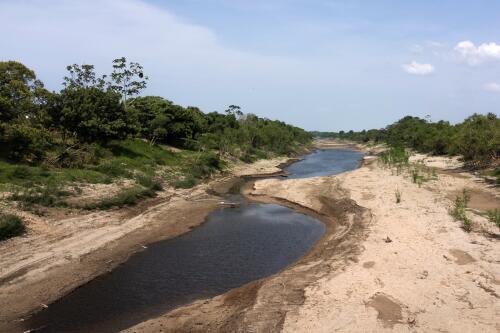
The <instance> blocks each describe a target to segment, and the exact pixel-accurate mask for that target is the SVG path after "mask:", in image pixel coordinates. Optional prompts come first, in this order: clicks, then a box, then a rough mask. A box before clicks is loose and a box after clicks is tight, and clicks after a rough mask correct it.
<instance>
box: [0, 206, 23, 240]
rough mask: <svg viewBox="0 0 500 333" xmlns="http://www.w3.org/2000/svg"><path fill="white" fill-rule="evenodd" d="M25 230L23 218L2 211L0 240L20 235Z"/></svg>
mask: <svg viewBox="0 0 500 333" xmlns="http://www.w3.org/2000/svg"><path fill="white" fill-rule="evenodd" d="M24 230H25V227H24V223H23V220H21V218H19V217H18V216H16V215H12V214H2V213H0V241H1V240H4V239H7V238H11V237H14V236H18V235H20V234H22V233H23V232H24Z"/></svg>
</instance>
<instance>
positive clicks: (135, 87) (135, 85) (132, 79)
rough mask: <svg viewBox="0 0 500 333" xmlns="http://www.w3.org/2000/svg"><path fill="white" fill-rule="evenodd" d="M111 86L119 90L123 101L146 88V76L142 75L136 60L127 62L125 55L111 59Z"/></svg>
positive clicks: (141, 68) (141, 69)
mask: <svg viewBox="0 0 500 333" xmlns="http://www.w3.org/2000/svg"><path fill="white" fill-rule="evenodd" d="M111 80H112V82H111V87H112V88H113V89H114V90H116V91H117V92H119V93H120V94H121V96H122V100H123V102H125V103H126V102H127V99H128V97H133V96H136V95H138V94H139V93H140V92H141V90H143V89H145V88H146V82H147V80H148V77H147V76H145V75H144V71H143V67H142V66H141V65H140V64H139V63H137V62H129V63H127V59H126V58H125V57H121V58H118V59H115V60H113V73H111Z"/></svg>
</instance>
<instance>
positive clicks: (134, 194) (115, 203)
mask: <svg viewBox="0 0 500 333" xmlns="http://www.w3.org/2000/svg"><path fill="white" fill-rule="evenodd" d="M154 196H156V191H155V190H154V189H152V188H144V187H142V186H133V187H130V188H127V189H125V190H123V191H122V192H120V193H118V194H117V195H115V196H113V197H111V198H104V199H102V200H99V201H97V202H92V203H89V204H86V205H85V206H83V207H82V208H84V209H90V210H92V209H109V208H113V207H123V206H131V205H135V204H136V203H137V202H138V201H139V200H141V199H145V198H152V197H154Z"/></svg>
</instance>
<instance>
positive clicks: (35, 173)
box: [0, 139, 225, 210]
mask: <svg viewBox="0 0 500 333" xmlns="http://www.w3.org/2000/svg"><path fill="white" fill-rule="evenodd" d="M99 151H100V153H99V156H100V157H99V158H98V159H96V161H97V162H96V164H92V165H84V166H82V167H80V168H56V167H42V166H30V165H19V164H14V163H11V162H7V161H0V190H4V191H5V190H7V191H9V192H11V195H10V199H11V200H13V201H17V202H18V203H19V204H20V206H21V207H22V208H24V209H28V210H33V209H34V208H35V206H36V205H38V206H45V207H55V206H57V207H66V206H67V204H66V202H65V200H64V197H66V196H68V195H70V194H72V193H73V192H75V193H77V194H78V191H71V192H68V191H66V190H65V189H67V188H75V186H73V185H75V183H92V184H98V183H102V184H109V183H112V182H113V181H114V180H116V179H120V178H127V179H134V180H135V181H136V182H137V184H138V185H137V186H135V187H132V188H129V189H127V190H125V191H123V192H122V193H120V194H118V195H117V196H115V197H113V198H109V199H104V200H101V201H100V202H98V203H93V204H89V205H88V207H86V208H88V209H98V208H101V209H106V208H110V207H120V206H125V205H130V204H134V203H136V202H137V201H138V200H139V199H141V198H144V197H151V196H154V195H155V192H157V191H160V190H161V189H162V184H161V181H160V180H159V179H157V178H156V174H157V171H158V170H161V169H164V168H166V169H165V172H166V173H169V172H170V173H171V174H175V175H176V176H175V178H173V179H170V181H171V183H172V185H174V186H175V187H180V188H191V187H193V186H195V185H196V184H197V183H198V182H199V181H200V180H203V179H206V178H208V177H210V176H212V175H213V174H214V173H216V172H220V171H221V170H222V169H223V168H224V167H225V165H224V162H223V161H222V160H220V159H219V158H218V157H217V155H215V154H214V153H212V152H194V151H186V150H183V151H180V152H175V153H174V152H171V151H169V150H168V149H167V148H166V147H162V146H158V145H150V144H149V143H148V142H145V141H143V140H139V139H130V140H125V141H117V142H113V143H111V144H110V145H108V146H107V147H106V148H102V147H100V148H99ZM170 178H172V177H170ZM80 191H81V190H80Z"/></svg>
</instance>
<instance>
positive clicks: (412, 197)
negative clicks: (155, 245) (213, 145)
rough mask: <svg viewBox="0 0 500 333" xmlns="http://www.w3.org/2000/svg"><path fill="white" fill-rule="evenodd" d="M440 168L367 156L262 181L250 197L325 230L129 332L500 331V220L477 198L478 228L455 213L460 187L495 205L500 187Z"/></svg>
mask: <svg viewBox="0 0 500 333" xmlns="http://www.w3.org/2000/svg"><path fill="white" fill-rule="evenodd" d="M416 158H418V156H417V157H416ZM429 160H430V159H428V160H427V161H423V163H431V162H432V163H433V166H435V167H439V166H445V165H447V163H448V162H449V161H446V160H445V159H443V160H441V161H438V160H439V159H438V158H433V159H432V161H429ZM450 163H451V162H450ZM441 171H443V172H439V174H438V177H437V179H434V180H431V181H428V182H425V183H424V184H423V185H422V186H418V185H417V184H414V183H412V182H411V180H410V177H409V176H408V175H405V174H401V175H398V174H396V172H395V171H394V170H390V169H387V168H384V167H382V166H381V165H379V164H378V163H377V161H376V160H375V159H374V158H371V157H368V158H367V160H366V161H365V163H364V165H363V166H362V167H361V168H359V169H357V170H354V171H351V172H347V173H344V174H341V175H338V176H331V177H316V178H308V179H294V180H277V179H265V180H259V181H256V182H255V183H254V184H251V186H250V187H249V188H247V189H245V190H244V192H245V193H246V195H247V196H248V197H249V198H250V199H253V200H256V201H261V202H278V203H280V204H282V205H286V206H289V207H294V208H296V209H297V210H299V211H302V212H304V213H307V214H310V215H312V216H315V217H317V218H319V219H321V220H322V221H323V222H324V223H325V225H326V226H327V230H326V233H325V235H324V237H323V238H322V239H321V240H320V241H318V243H317V244H316V245H315V246H314V248H313V249H312V250H311V251H310V253H308V254H307V255H305V256H304V257H303V258H302V259H301V260H299V261H298V262H297V263H295V264H293V265H292V266H290V267H288V268H286V269H284V270H283V271H281V272H279V273H277V274H275V275H273V276H271V277H268V278H264V279H262V280H259V281H255V282H252V283H249V284H247V285H245V286H243V287H240V288H237V289H234V290H232V291H229V292H228V293H226V294H223V295H220V296H217V297H214V298H212V299H207V300H200V301H197V302H194V303H192V304H189V305H187V306H184V307H181V308H178V309H176V310H174V311H171V312H169V313H167V314H165V315H163V316H160V317H158V318H154V319H151V320H149V321H146V322H144V323H141V324H139V325H136V326H135V327H132V328H130V329H128V330H125V332H279V331H285V332H336V331H338V332H383V331H395V332H498V331H499V330H500V322H499V320H498V318H500V296H499V295H500V280H499V276H500V275H499V274H500V260H499V257H498V255H499V253H500V244H499V234H498V229H496V227H495V226H493V225H492V224H491V223H490V222H488V221H487V220H486V218H485V217H483V216H481V215H480V214H478V213H480V208H478V207H472V208H475V209H474V210H471V211H469V212H468V214H469V217H470V218H471V219H472V221H473V222H472V224H473V230H472V232H471V233H466V232H465V231H464V230H463V229H462V228H461V227H460V224H459V223H458V222H456V221H454V220H453V218H452V217H451V216H450V215H449V213H448V211H449V209H450V207H451V206H452V200H450V198H453V196H454V195H455V194H456V193H458V192H460V191H461V190H462V189H463V188H464V187H465V188H468V189H470V190H471V191H472V192H471V193H472V201H471V203H473V202H481V204H482V205H483V207H484V205H485V204H486V203H485V201H487V206H488V207H490V208H491V207H497V208H498V207H500V206H499V202H500V201H499V194H498V189H495V188H492V187H488V185H487V184H485V183H484V182H483V181H482V180H481V179H479V178H475V177H474V176H472V175H469V174H466V173H455V172H444V170H441ZM396 190H399V191H400V192H401V193H402V201H401V202H400V203H396V198H395V192H396Z"/></svg>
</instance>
